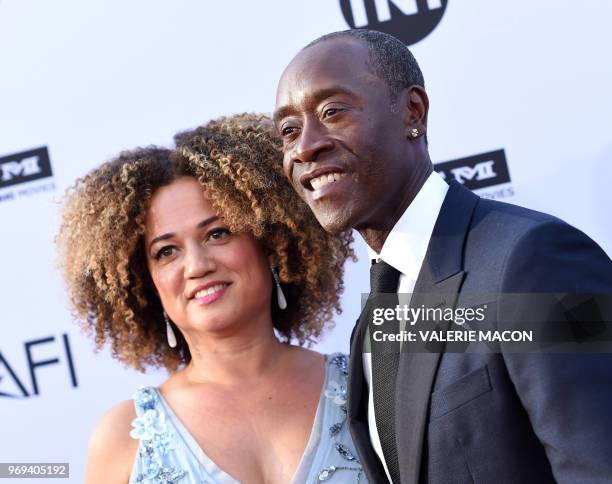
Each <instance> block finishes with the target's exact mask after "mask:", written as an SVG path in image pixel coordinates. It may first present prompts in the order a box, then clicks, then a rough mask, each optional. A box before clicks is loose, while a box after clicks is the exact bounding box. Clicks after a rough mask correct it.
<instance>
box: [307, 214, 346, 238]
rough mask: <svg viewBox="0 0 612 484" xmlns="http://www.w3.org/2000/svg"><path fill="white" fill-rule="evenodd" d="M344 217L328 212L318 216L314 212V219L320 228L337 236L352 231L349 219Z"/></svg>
mask: <svg viewBox="0 0 612 484" xmlns="http://www.w3.org/2000/svg"><path fill="white" fill-rule="evenodd" d="M344 215H345V214H339V213H329V212H326V213H320V214H319V213H316V212H315V217H316V218H317V221H318V222H319V224H321V227H323V229H324V230H325V231H326V232H329V233H330V234H339V233H341V232H345V231H347V230H351V229H352V226H351V221H350V219H349V217H346V216H344Z"/></svg>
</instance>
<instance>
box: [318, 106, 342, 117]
mask: <svg viewBox="0 0 612 484" xmlns="http://www.w3.org/2000/svg"><path fill="white" fill-rule="evenodd" d="M340 111H342V109H340V108H327V109H326V110H325V111H323V118H329V117H330V116H333V115H334V114H337V113H339V112H340Z"/></svg>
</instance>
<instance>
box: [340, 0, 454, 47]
mask: <svg viewBox="0 0 612 484" xmlns="http://www.w3.org/2000/svg"><path fill="white" fill-rule="evenodd" d="M447 2H448V0H340V9H341V10H342V15H343V16H344V19H345V20H346V23H347V24H348V25H349V27H351V28H352V29H360V28H367V29H372V30H379V31H380V32H385V33H387V34H391V35H393V36H394V37H397V38H398V39H400V40H401V41H402V42H404V43H405V44H406V45H412V44H416V43H417V42H419V41H420V40H423V39H424V38H425V37H427V36H428V35H429V34H430V33H431V32H432V31H433V30H434V29H435V28H436V26H437V25H438V23H440V20H441V19H442V15H443V14H444V11H445V10H446V4H447Z"/></svg>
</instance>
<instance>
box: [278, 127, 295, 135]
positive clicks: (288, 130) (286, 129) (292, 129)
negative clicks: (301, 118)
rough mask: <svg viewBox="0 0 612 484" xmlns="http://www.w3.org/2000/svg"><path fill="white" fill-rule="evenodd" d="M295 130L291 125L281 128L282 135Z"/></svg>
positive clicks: (289, 133)
mask: <svg viewBox="0 0 612 484" xmlns="http://www.w3.org/2000/svg"><path fill="white" fill-rule="evenodd" d="M294 132H295V128H294V127H293V126H286V127H284V128H283V129H282V130H281V135H282V136H290V135H292V134H293V133H294Z"/></svg>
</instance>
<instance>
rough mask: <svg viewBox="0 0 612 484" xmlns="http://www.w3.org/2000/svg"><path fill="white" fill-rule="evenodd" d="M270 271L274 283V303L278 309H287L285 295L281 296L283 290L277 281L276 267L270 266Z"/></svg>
mask: <svg viewBox="0 0 612 484" xmlns="http://www.w3.org/2000/svg"><path fill="white" fill-rule="evenodd" d="M270 270H271V271H272V277H273V278H274V283H275V284H276V302H277V303H278V307H279V308H281V309H287V300H286V299H285V294H283V289H282V287H281V285H280V281H279V280H278V273H277V272H276V267H274V266H271V267H270Z"/></svg>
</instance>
